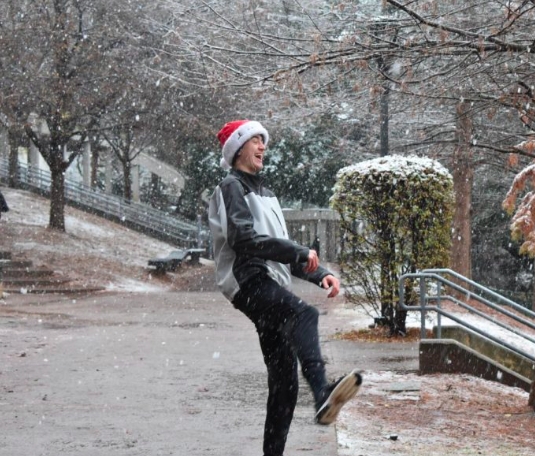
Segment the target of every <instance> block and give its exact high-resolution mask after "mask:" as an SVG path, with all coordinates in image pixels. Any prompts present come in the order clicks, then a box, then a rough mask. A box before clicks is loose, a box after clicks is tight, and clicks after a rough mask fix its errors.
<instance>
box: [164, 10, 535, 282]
mask: <svg viewBox="0 0 535 456" xmlns="http://www.w3.org/2000/svg"><path fill="white" fill-rule="evenodd" d="M385 3H386V4H387V5H388V6H389V7H390V8H389V9H388V11H385V10H383V9H382V8H383V5H382V3H381V2H379V1H364V0H362V1H356V0H352V1H349V0H348V1H342V2H340V3H339V4H338V5H337V6H336V7H332V5H330V4H329V3H328V2H323V1H313V0H310V1H307V2H298V1H287V2H285V4H284V6H285V8H284V10H283V9H282V8H280V7H279V6H278V5H270V4H268V3H267V2H263V1H257V2H254V4H249V3H247V4H245V3H236V4H233V5H232V6H231V7H229V6H227V5H226V4H223V2H218V1H212V2H192V3H188V2H184V1H181V2H173V1H172V0H168V1H167V2H166V4H167V5H168V6H170V7H174V8H173V11H174V13H175V15H174V20H175V27H174V28H170V29H169V33H171V34H174V35H175V36H176V37H177V40H178V39H179V38H180V40H181V41H180V44H177V45H176V46H175V47H174V48H171V47H170V48H168V52H169V54H173V55H174V56H175V58H176V60H177V61H178V62H184V61H187V60H188V58H189V57H193V56H195V58H196V59H197V60H198V61H201V62H202V63H203V66H202V71H200V70H199V69H197V70H196V72H195V74H192V75H191V76H192V78H191V79H190V80H191V81H193V82H194V84H196V85H198V86H203V85H204V86H211V87H225V88H227V89H228V88H234V89H235V90H245V89H246V88H249V89H250V90H252V91H256V92H258V93H261V92H265V91H266V87H269V89H270V90H271V91H272V93H274V94H276V95H279V96H280V97H281V99H283V100H285V102H286V100H287V103H286V104H287V105H288V110H287V112H291V113H293V116H291V115H288V114H287V113H286V114H284V113H277V114H275V117H276V119H277V120H279V121H280V120H283V119H284V120H288V119H289V118H291V117H298V118H299V119H307V116H308V114H309V113H310V112H317V111H318V110H322V109H329V110H331V112H338V113H340V114H344V111H345V112H346V113H347V111H350V112H352V113H354V114H353V116H354V117H357V118H359V119H362V118H363V117H365V115H366V114H367V113H370V112H371V114H373V115H378V114H379V112H381V111H382V112H383V121H382V122H377V124H383V125H384V123H385V122H386V121H387V122H388V123H389V128H390V129H391V131H392V132H393V133H394V134H392V135H391V137H392V139H393V140H392V141H391V143H390V144H389V149H390V150H391V151H392V152H402V153H404V152H407V151H411V152H417V153H422V154H429V155H433V156H435V157H439V158H442V159H443V160H451V168H452V169H453V170H454V177H455V184H456V185H455V186H456V193H457V195H458V198H457V205H458V208H457V211H456V217H455V221H454V230H455V231H454V240H455V241H456V242H455V243H454V246H453V254H452V262H453V266H454V268H455V269H457V270H458V271H459V272H461V273H463V274H465V275H468V276H470V267H471V265H470V262H471V261H470V246H471V227H470V214H471V205H472V203H471V176H473V173H474V170H475V167H476V166H477V165H478V163H482V162H484V161H485V160H486V157H488V152H495V153H501V154H506V155H509V154H511V153H514V154H523V155H526V156H530V157H533V156H534V154H533V153H532V152H527V151H525V150H519V149H518V148H515V144H517V143H518V142H519V141H521V140H523V139H526V138H527V137H528V136H529V135H530V134H531V133H530V131H531V130H529V129H526V128H525V125H532V123H533V121H534V118H535V108H534V105H535V99H534V96H533V90H534V89H533V86H534V72H533V69H534V59H533V54H534V53H535V46H534V45H533V30H534V25H535V23H534V10H535V4H534V2H533V1H531V0H523V1H510V2H502V1H498V0H491V1H486V2H481V1H476V0H462V1H461V0H459V1H457V2H439V1H429V0H426V1H423V0H422V1H420V0H416V1H406V2H402V1H397V0H385ZM248 5H251V6H250V7H248ZM284 15H286V17H288V18H291V19H292V20H288V21H280V18H281V17H284ZM193 21H195V23H196V24H197V29H196V31H197V33H196V34H193V33H189V31H190V30H191V29H190V28H189V27H188V25H189V24H191V23H192V22H193ZM177 23H179V24H181V25H183V26H182V27H176V24H177ZM199 30H202V33H198V32H199ZM379 31H380V33H379ZM386 62H388V63H386ZM385 82H387V84H385ZM387 96H388V98H389V100H390V102H389V104H388V106H389V108H390V109H389V112H388V114H387V113H386V109H385V108H386V106H387V105H386V103H385V99H386V97H387ZM269 100H270V102H273V98H270V99H269ZM377 107H379V109H377ZM374 111H375V112H374ZM363 113H364V115H363ZM346 117H347V116H346ZM341 118H343V117H341ZM519 120H520V121H519ZM372 137H373V136H372ZM382 139H383V142H385V140H386V138H385V137H384V135H383V136H382ZM378 143H380V141H378ZM368 147H369V148H372V149H375V148H376V147H375V146H374V144H373V143H372V144H369V145H368ZM383 148H384V146H383ZM377 149H379V148H378V147H377ZM467 179H468V180H467Z"/></svg>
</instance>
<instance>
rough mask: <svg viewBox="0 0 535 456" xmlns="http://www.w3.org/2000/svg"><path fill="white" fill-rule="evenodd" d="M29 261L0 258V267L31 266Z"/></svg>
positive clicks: (18, 267) (20, 267) (17, 267)
mask: <svg viewBox="0 0 535 456" xmlns="http://www.w3.org/2000/svg"><path fill="white" fill-rule="evenodd" d="M32 264H33V263H32V262H31V261H21V260H0V269H3V270H6V269H23V268H31V267H32Z"/></svg>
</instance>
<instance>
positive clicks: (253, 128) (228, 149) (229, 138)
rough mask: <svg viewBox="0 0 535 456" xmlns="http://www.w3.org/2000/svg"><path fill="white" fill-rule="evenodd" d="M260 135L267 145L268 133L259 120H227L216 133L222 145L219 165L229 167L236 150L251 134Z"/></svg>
mask: <svg viewBox="0 0 535 456" xmlns="http://www.w3.org/2000/svg"><path fill="white" fill-rule="evenodd" d="M256 135H262V137H263V138H264V145H265V146H267V143H268V141H269V134H268V132H267V130H266V129H265V128H264V127H263V126H262V124H261V123H260V122H256V121H254V120H235V121H234V122H228V123H227V124H225V126H224V127H223V128H222V129H221V130H220V131H219V133H218V134H217V138H218V139H219V142H220V143H221V146H222V147H223V150H222V151H221V152H222V155H223V157H222V158H221V162H220V165H221V167H222V168H225V169H229V168H231V167H232V162H233V160H234V156H235V155H236V152H238V150H240V148H241V147H242V146H243V145H244V144H245V143H246V142H247V141H249V140H250V139H251V138H252V137H253V136H256Z"/></svg>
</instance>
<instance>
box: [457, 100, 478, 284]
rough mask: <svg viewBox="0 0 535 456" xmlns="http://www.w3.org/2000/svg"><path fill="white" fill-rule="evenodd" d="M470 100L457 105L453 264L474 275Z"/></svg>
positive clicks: (458, 269)
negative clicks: (468, 102)
mask: <svg viewBox="0 0 535 456" xmlns="http://www.w3.org/2000/svg"><path fill="white" fill-rule="evenodd" d="M469 108H470V106H469V105H468V104H467V103H464V102H462V103H459V105H458V106H457V145H456V147H455V150H454V152H453V187H454V193H455V212H454V216H453V231H452V241H453V242H452V249H451V268H452V269H453V270H454V271H456V272H457V273H459V274H461V275H463V276H465V277H468V278H471V276H472V255H471V248H472V218H471V209H472V184H473V180H474V171H473V164H472V151H471V147H470V144H471V140H472V130H473V125H472V119H471V114H470V113H469Z"/></svg>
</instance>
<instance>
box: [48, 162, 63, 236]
mask: <svg viewBox="0 0 535 456" xmlns="http://www.w3.org/2000/svg"><path fill="white" fill-rule="evenodd" d="M50 173H51V178H52V181H51V182H50V221H49V227H50V228H52V229H55V230H58V231H65V170H64V169H63V166H61V165H59V164H57V165H56V166H53V167H51V168H50Z"/></svg>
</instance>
